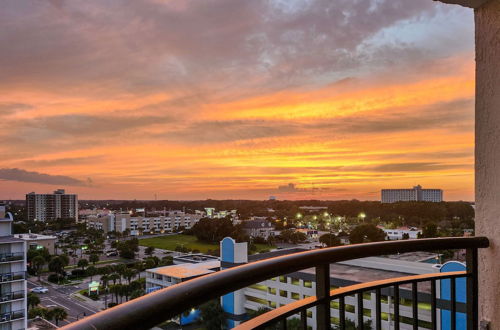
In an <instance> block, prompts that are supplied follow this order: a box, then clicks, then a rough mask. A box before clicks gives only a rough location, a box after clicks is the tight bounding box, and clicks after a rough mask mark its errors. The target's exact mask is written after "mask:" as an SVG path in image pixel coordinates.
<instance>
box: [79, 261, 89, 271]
mask: <svg viewBox="0 0 500 330" xmlns="http://www.w3.org/2000/svg"><path fill="white" fill-rule="evenodd" d="M88 265H89V261H88V260H87V259H80V260H78V267H80V268H81V269H82V270H85V267H87V266H88Z"/></svg>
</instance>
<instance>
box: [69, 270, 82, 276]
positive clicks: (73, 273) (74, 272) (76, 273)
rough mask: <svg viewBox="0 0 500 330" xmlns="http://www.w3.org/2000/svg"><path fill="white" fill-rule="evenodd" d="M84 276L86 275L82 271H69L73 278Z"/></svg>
mask: <svg viewBox="0 0 500 330" xmlns="http://www.w3.org/2000/svg"><path fill="white" fill-rule="evenodd" d="M85 274H86V271H85V270H82V269H73V270H72V271H71V275H73V276H75V277H84V276H85Z"/></svg>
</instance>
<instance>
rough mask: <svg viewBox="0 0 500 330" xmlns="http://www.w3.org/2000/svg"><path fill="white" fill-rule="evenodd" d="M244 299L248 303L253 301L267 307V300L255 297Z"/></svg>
mask: <svg viewBox="0 0 500 330" xmlns="http://www.w3.org/2000/svg"><path fill="white" fill-rule="evenodd" d="M245 297H246V298H247V300H248V301H253V302H256V303H258V304H261V305H266V306H267V300H264V299H260V298H257V297H252V296H245Z"/></svg>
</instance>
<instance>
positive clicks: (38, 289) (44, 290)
mask: <svg viewBox="0 0 500 330" xmlns="http://www.w3.org/2000/svg"><path fill="white" fill-rule="evenodd" d="M30 292H34V293H47V292H49V289H47V288H44V287H43V286H37V287H35V288H33V289H31V290H30Z"/></svg>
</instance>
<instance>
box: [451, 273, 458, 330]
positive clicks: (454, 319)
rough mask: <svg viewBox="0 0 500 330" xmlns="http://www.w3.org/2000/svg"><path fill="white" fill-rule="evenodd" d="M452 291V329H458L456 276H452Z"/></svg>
mask: <svg viewBox="0 0 500 330" xmlns="http://www.w3.org/2000/svg"><path fill="white" fill-rule="evenodd" d="M450 281H451V282H450V284H451V286H450V291H451V330H455V329H456V325H457V294H456V290H455V289H456V282H455V278H450Z"/></svg>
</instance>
